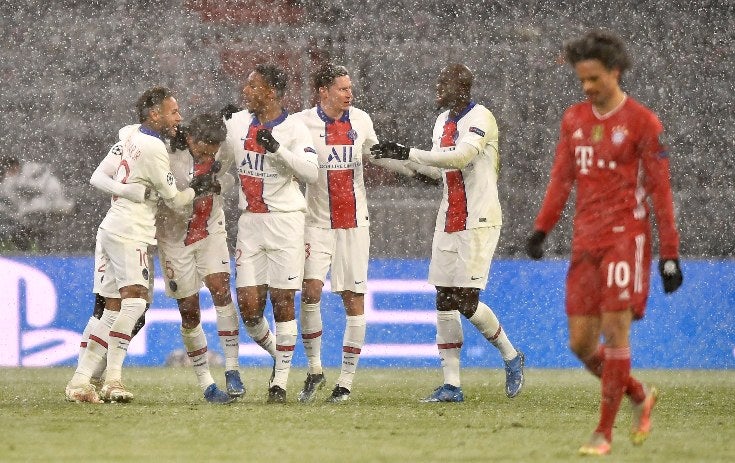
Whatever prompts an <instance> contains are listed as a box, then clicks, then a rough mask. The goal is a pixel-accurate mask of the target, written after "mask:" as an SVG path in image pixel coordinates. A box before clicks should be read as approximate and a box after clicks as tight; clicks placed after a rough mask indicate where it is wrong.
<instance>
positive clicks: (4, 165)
mask: <svg viewBox="0 0 735 463" xmlns="http://www.w3.org/2000/svg"><path fill="white" fill-rule="evenodd" d="M18 166H20V161H19V160H18V158H16V157H14V156H3V157H0V181H2V180H4V179H5V173H6V172H7V171H8V169H10V168H11V167H18Z"/></svg>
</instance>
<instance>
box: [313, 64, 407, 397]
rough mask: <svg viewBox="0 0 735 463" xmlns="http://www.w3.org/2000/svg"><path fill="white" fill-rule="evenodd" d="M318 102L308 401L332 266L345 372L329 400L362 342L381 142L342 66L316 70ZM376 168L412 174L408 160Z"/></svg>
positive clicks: (340, 384)
mask: <svg viewBox="0 0 735 463" xmlns="http://www.w3.org/2000/svg"><path fill="white" fill-rule="evenodd" d="M313 87H314V90H315V91H316V92H317V94H318V98H319V103H318V104H317V105H316V106H315V107H313V108H310V109H306V110H304V111H302V112H300V113H299V116H300V117H301V118H302V120H303V121H304V123H305V124H306V126H307V127H308V128H309V131H310V132H311V138H312V140H313V141H314V146H315V148H316V151H317V155H318V157H319V180H318V181H317V182H316V183H312V184H310V185H308V186H307V187H306V200H307V204H308V208H307V213H306V231H305V237H304V239H305V252H306V261H305V266H304V283H303V290H302V293H301V312H300V320H301V338H302V341H303V343H304V349H305V351H306V357H307V360H308V363H309V368H308V372H307V375H306V380H305V381H304V387H303V389H302V391H301V393H300V394H299V401H301V402H310V401H311V400H313V399H314V396H315V394H316V391H317V390H318V389H321V387H322V386H323V385H324V384H325V382H326V379H325V377H324V372H323V369H322V364H321V340H322V317H321V295H322V287H323V286H324V281H325V279H326V276H327V272H328V271H329V270H330V267H331V276H330V279H331V286H332V291H333V292H335V293H338V294H339V295H340V296H341V298H342V302H343V303H344V306H345V312H346V323H345V331H344V336H343V342H342V369H341V372H340V375H339V378H338V379H337V382H336V385H335V387H334V389H333V390H332V394H331V395H330V396H329V398H328V399H327V400H328V401H330V402H341V401H344V400H347V399H348V398H349V396H350V391H351V390H352V382H353V378H354V376H355V370H356V369H357V362H358V360H359V357H360V352H361V350H362V346H363V344H364V342H365V327H366V324H365V310H364V300H365V292H366V291H367V268H368V256H369V248H370V234H369V217H368V208H367V199H366V193H365V182H364V181H363V160H364V159H365V158H366V157H367V156H366V155H369V154H370V147H371V146H373V145H375V144H376V143H378V138H377V136H376V135H375V130H374V128H373V121H372V119H371V118H370V115H368V114H367V113H366V112H364V111H362V110H360V109H358V108H355V107H353V106H352V81H351V79H350V76H349V73H348V71H347V69H346V68H345V67H344V66H338V65H334V64H331V63H327V64H325V65H323V66H321V67H320V68H318V69H317V70H316V72H315V73H314V75H313ZM374 162H376V163H377V164H378V165H381V166H383V167H387V168H389V169H391V170H394V171H398V172H399V173H402V174H404V175H409V176H413V174H414V171H413V170H411V169H410V168H408V167H407V166H405V165H404V164H405V162H403V161H395V160H393V159H380V160H375V161H374Z"/></svg>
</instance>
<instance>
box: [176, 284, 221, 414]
mask: <svg viewBox="0 0 735 463" xmlns="http://www.w3.org/2000/svg"><path fill="white" fill-rule="evenodd" d="M176 303H177V304H178V306H179V313H180V314H181V338H182V340H183V342H184V348H185V349H186V354H187V355H188V356H189V359H190V360H191V363H192V366H193V368H194V374H195V375H196V377H197V382H198V384H199V387H200V388H201V390H202V392H203V393H204V398H205V400H207V402H210V403H222V404H224V403H229V402H231V401H232V400H233V399H232V398H231V397H230V396H229V395H227V394H226V393H225V392H223V391H221V390H220V389H219V388H218V387H217V385H216V384H215V382H214V378H212V374H211V372H210V370H209V359H208V355H209V352H208V346H207V337H206V336H205V334H204V330H203V329H202V323H201V310H200V307H199V292H198V291H197V293H195V294H192V295H190V296H186V297H183V298H181V299H177V301H176Z"/></svg>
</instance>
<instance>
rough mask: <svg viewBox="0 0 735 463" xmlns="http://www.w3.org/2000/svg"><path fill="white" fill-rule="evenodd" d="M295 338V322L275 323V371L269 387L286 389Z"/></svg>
mask: <svg viewBox="0 0 735 463" xmlns="http://www.w3.org/2000/svg"><path fill="white" fill-rule="evenodd" d="M297 336H298V326H297V324H296V320H289V321H287V322H276V369H275V375H274V376H273V381H272V382H271V384H270V385H271V386H281V387H282V388H283V389H284V390H285V389H286V383H287V382H288V373H289V371H291V359H292V358H293V351H294V347H295V346H296V337H297Z"/></svg>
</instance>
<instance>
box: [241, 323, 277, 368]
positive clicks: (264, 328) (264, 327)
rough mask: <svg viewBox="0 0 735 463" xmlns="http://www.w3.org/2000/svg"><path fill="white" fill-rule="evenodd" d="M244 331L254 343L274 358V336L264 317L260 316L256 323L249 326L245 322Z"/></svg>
mask: <svg viewBox="0 0 735 463" xmlns="http://www.w3.org/2000/svg"><path fill="white" fill-rule="evenodd" d="M245 331H247V333H248V335H249V336H250V338H251V339H252V340H253V341H255V343H256V344H258V345H259V346H260V347H262V348H263V349H264V350H265V351H266V352H268V353H269V354H271V357H273V358H276V337H275V336H274V335H273V332H272V331H271V328H270V326H268V322H267V321H266V319H265V317H260V320H259V321H258V324H257V325H253V326H251V325H248V324H247V323H246V324H245Z"/></svg>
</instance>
